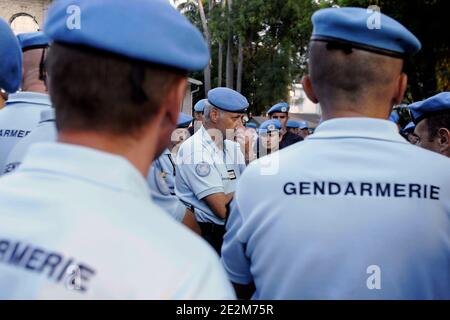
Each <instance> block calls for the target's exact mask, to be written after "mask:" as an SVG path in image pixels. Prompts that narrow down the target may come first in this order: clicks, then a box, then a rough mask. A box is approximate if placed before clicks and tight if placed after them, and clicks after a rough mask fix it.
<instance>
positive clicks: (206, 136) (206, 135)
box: [197, 126, 225, 153]
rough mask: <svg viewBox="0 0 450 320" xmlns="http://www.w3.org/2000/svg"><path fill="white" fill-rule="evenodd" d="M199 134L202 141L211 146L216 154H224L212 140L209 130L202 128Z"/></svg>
mask: <svg viewBox="0 0 450 320" xmlns="http://www.w3.org/2000/svg"><path fill="white" fill-rule="evenodd" d="M197 133H198V134H199V136H200V139H201V140H202V141H203V142H204V143H205V144H207V145H209V146H211V148H213V150H214V151H215V152H216V153H219V152H222V150H220V149H219V147H218V146H217V145H216V144H215V142H214V141H213V140H212V138H211V136H210V135H209V133H208V130H206V128H205V127H204V126H202V127H201V128H200V130H198V131H197ZM224 147H225V141H224Z"/></svg>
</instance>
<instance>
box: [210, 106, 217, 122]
mask: <svg viewBox="0 0 450 320" xmlns="http://www.w3.org/2000/svg"><path fill="white" fill-rule="evenodd" d="M209 117H210V119H211V121H212V122H213V123H217V121H219V118H220V112H219V110H217V109H216V108H212V109H211V112H210V116H209Z"/></svg>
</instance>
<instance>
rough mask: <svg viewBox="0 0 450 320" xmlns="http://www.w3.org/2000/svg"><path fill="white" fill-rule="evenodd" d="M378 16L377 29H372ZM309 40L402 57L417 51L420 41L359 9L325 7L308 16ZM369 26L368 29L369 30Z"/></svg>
mask: <svg viewBox="0 0 450 320" xmlns="http://www.w3.org/2000/svg"><path fill="white" fill-rule="evenodd" d="M375 15H379V18H380V20H379V21H380V24H379V28H377V26H374V27H373V28H372V26H371V22H372V21H373V22H376V16H375ZM312 23H313V27H314V29H313V33H312V37H311V40H313V41H315V40H317V41H326V42H338V43H339V42H341V43H346V44H350V45H351V47H355V48H357V49H362V50H367V51H373V52H376V53H380V54H386V55H393V56H400V57H403V56H404V55H407V54H412V53H416V52H418V51H419V50H420V48H421V44H420V41H419V40H418V39H417V38H416V37H415V36H414V35H413V34H412V33H411V32H410V31H409V30H408V29H406V28H405V27H404V26H403V25H402V24H400V23H399V22H397V21H396V20H394V19H392V18H390V17H388V16H386V15H384V14H382V13H379V12H374V11H372V10H369V9H363V8H350V7H348V8H327V9H322V10H319V11H317V12H315V13H314V14H313V16H312ZM369 27H371V28H369Z"/></svg>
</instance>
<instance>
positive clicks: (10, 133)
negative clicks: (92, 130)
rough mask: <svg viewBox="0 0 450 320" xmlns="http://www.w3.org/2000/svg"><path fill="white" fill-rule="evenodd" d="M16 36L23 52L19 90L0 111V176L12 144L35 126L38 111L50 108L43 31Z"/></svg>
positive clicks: (39, 114) (45, 38)
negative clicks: (20, 89) (20, 86)
mask: <svg viewBox="0 0 450 320" xmlns="http://www.w3.org/2000/svg"><path fill="white" fill-rule="evenodd" d="M17 39H18V41H19V43H20V46H21V48H22V51H23V78H22V91H20V92H17V93H11V94H10V95H9V96H8V100H7V101H6V106H5V108H4V109H2V110H0V131H1V132H2V133H3V134H0V150H1V152H0V170H1V171H0V175H1V174H3V170H4V168H5V166H6V161H7V159H8V156H9V153H10V152H11V150H12V149H13V148H14V146H15V145H16V144H17V143H18V142H19V141H20V140H21V139H23V138H24V137H26V136H27V135H29V134H30V133H31V132H32V131H33V130H34V129H35V128H36V126H37V124H38V123H39V121H40V119H41V111H43V110H46V109H50V108H51V102H50V98H49V96H48V92H47V84H46V78H47V76H46V71H45V68H44V61H45V56H46V52H47V48H48V46H49V39H48V37H47V36H46V35H45V34H44V33H43V32H31V33H23V34H19V35H18V36H17Z"/></svg>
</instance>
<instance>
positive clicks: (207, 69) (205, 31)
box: [197, 0, 211, 95]
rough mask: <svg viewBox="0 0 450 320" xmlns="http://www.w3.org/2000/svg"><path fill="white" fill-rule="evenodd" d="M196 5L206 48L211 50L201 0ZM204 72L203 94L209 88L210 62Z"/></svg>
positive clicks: (209, 35)
mask: <svg viewBox="0 0 450 320" xmlns="http://www.w3.org/2000/svg"><path fill="white" fill-rule="evenodd" d="M197 5H198V11H199V13H200V19H201V21H202V27H203V34H204V35H205V38H206V42H207V43H208V49H209V52H211V34H210V32H209V28H208V21H207V20H206V15H205V9H204V8H203V0H197ZM210 7H211V1H210ZM203 72H204V77H203V79H204V81H205V83H204V85H205V86H204V88H205V95H206V94H207V93H208V91H209V90H211V62H209V63H208V65H207V66H206V67H205V70H204V71H203Z"/></svg>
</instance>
